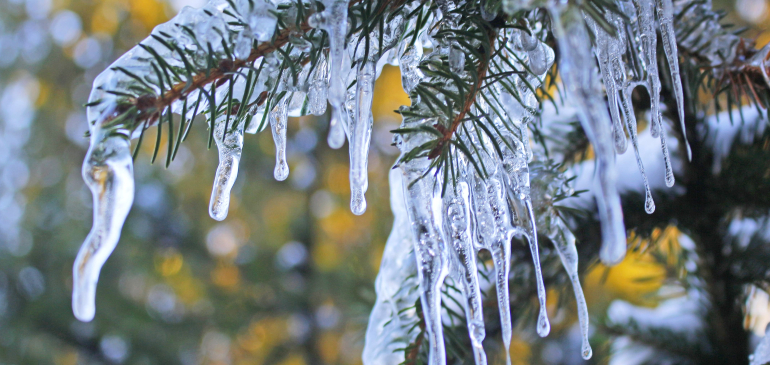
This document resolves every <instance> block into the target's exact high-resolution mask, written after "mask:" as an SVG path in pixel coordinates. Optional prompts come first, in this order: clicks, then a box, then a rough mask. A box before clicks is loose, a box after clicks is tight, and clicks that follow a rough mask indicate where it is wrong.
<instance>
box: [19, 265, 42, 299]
mask: <svg viewBox="0 0 770 365" xmlns="http://www.w3.org/2000/svg"><path fill="white" fill-rule="evenodd" d="M18 286H19V290H20V291H21V292H22V294H24V296H25V297H27V299H30V300H35V299H37V297H39V296H40V295H42V294H43V293H44V292H45V278H44V277H43V274H42V273H40V271H39V270H38V269H36V268H34V267H32V266H27V267H25V268H23V269H21V271H19V285H18Z"/></svg>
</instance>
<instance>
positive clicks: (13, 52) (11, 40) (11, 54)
mask: <svg viewBox="0 0 770 365" xmlns="http://www.w3.org/2000/svg"><path fill="white" fill-rule="evenodd" d="M0 49H2V50H3V51H2V52H0V68H5V67H8V66H10V65H11V64H12V63H13V61H15V60H16V56H18V55H19V47H18V45H17V43H16V36H15V34H13V33H2V32H0Z"/></svg>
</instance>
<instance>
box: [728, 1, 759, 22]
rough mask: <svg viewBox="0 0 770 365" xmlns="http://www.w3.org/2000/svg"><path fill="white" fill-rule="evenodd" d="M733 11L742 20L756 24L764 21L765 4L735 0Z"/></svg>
mask: <svg viewBox="0 0 770 365" xmlns="http://www.w3.org/2000/svg"><path fill="white" fill-rule="evenodd" d="M735 10H737V11H738V15H740V17H741V18H743V20H745V21H747V22H749V23H753V24H758V23H760V22H761V21H762V20H764V19H765V12H766V11H767V3H766V2H765V0H737V1H736V2H735Z"/></svg>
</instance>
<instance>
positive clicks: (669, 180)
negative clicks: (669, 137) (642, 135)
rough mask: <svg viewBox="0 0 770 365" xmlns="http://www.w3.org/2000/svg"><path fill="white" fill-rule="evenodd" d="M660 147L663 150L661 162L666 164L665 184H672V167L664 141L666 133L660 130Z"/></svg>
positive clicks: (670, 185)
mask: <svg viewBox="0 0 770 365" xmlns="http://www.w3.org/2000/svg"><path fill="white" fill-rule="evenodd" d="M660 148H661V150H663V163H664V165H665V166H666V186H668V187H669V188H670V187H672V186H674V169H672V168H671V155H670V154H669V153H668V144H667V143H666V133H665V131H664V130H661V131H660Z"/></svg>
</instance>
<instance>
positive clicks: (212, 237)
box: [206, 223, 241, 256]
mask: <svg viewBox="0 0 770 365" xmlns="http://www.w3.org/2000/svg"><path fill="white" fill-rule="evenodd" d="M240 245H241V242H240V240H239V237H238V236H237V235H236V232H235V230H234V229H233V227H232V226H231V225H230V224H228V223H222V224H218V225H216V226H214V228H212V229H211V230H210V231H209V233H208V234H207V235H206V248H207V249H208V250H209V253H211V254H212V255H214V256H230V255H235V254H236V253H237V250H238V247H239V246H240Z"/></svg>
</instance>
